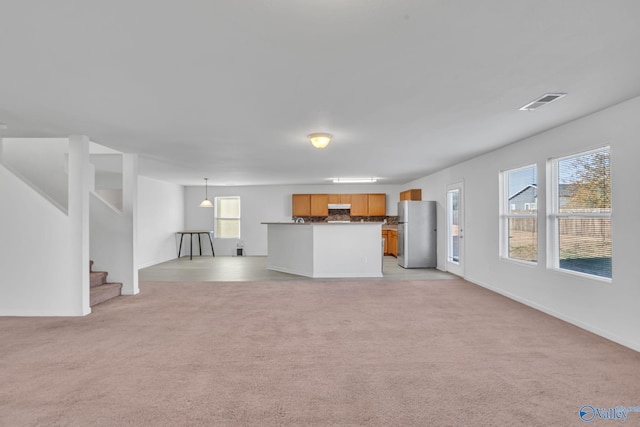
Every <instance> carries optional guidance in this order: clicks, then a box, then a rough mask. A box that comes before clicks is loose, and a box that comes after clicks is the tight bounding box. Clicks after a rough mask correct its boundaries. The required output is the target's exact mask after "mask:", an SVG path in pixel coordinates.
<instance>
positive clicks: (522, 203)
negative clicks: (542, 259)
mask: <svg viewBox="0 0 640 427" xmlns="http://www.w3.org/2000/svg"><path fill="white" fill-rule="evenodd" d="M501 182H502V191H501V195H502V196H501V199H502V200H501V209H500V210H501V215H500V218H501V227H500V232H501V238H500V242H501V244H500V255H501V256H502V257H503V258H506V259H512V260H517V261H525V262H531V263H535V262H537V261H538V185H537V167H536V165H530V166H526V167H522V168H518V169H510V170H506V171H503V172H502V173H501Z"/></svg>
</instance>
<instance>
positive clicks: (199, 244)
mask: <svg viewBox="0 0 640 427" xmlns="http://www.w3.org/2000/svg"><path fill="white" fill-rule="evenodd" d="M198 247H199V248H200V256H202V241H201V240H200V233H198Z"/></svg>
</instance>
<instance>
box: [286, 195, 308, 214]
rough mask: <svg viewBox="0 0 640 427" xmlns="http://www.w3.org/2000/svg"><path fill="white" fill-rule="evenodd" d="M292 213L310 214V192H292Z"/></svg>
mask: <svg viewBox="0 0 640 427" xmlns="http://www.w3.org/2000/svg"><path fill="white" fill-rule="evenodd" d="M291 202H292V209H291V211H292V215H293V216H310V215H311V195H310V194H294V195H293V196H292V197H291Z"/></svg>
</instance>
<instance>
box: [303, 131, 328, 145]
mask: <svg viewBox="0 0 640 427" xmlns="http://www.w3.org/2000/svg"><path fill="white" fill-rule="evenodd" d="M332 137H333V135H331V134H328V133H322V132H316V133H310V134H309V135H308V136H307V138H309V141H311V144H312V145H313V146H314V147H316V148H325V147H326V146H327V145H329V143H330V142H331V138H332Z"/></svg>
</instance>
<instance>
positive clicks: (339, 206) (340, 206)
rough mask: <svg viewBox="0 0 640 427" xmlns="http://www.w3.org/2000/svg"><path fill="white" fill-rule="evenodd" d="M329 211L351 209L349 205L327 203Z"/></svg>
mask: <svg viewBox="0 0 640 427" xmlns="http://www.w3.org/2000/svg"><path fill="white" fill-rule="evenodd" d="M329 209H351V205H350V204H349V203H329Z"/></svg>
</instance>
